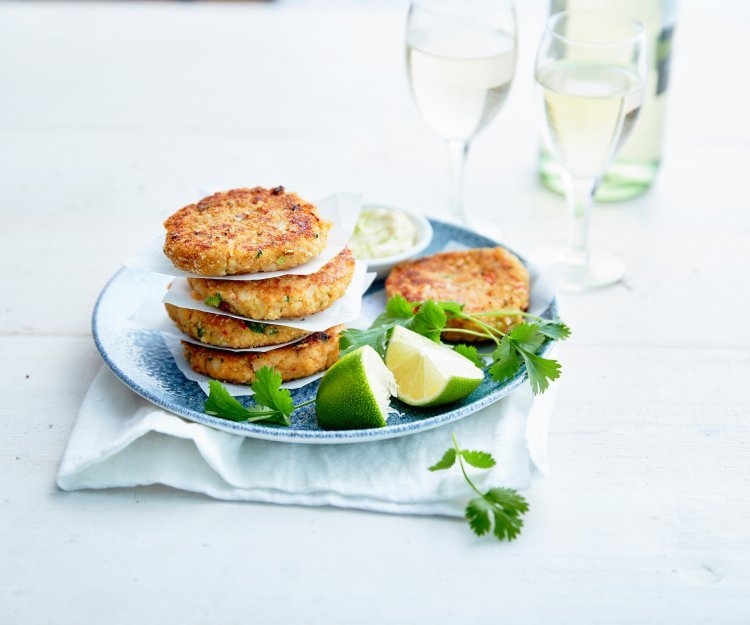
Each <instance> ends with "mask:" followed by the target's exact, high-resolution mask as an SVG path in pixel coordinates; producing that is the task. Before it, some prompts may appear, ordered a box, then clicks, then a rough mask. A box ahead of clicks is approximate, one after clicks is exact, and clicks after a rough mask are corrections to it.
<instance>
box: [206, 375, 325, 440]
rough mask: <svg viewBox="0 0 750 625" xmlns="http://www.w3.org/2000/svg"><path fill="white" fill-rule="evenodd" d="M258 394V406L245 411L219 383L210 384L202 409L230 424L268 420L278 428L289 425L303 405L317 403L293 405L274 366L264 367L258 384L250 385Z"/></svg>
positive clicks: (257, 378)
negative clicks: (295, 412) (233, 422)
mask: <svg viewBox="0 0 750 625" xmlns="http://www.w3.org/2000/svg"><path fill="white" fill-rule="evenodd" d="M250 388H252V389H253V391H254V392H255V402H256V403H255V406H254V407H252V408H246V407H245V406H243V405H242V404H241V403H240V402H239V401H237V400H236V399H235V398H234V397H232V396H231V395H230V394H229V391H228V390H227V389H226V387H225V386H224V385H223V384H222V383H221V382H219V381H217V380H211V381H209V383H208V389H209V395H208V399H206V403H205V404H204V405H203V409H204V410H205V412H206V414H209V415H211V416H214V417H220V418H222V419H229V420H231V421H242V422H244V423H253V422H255V421H265V422H267V423H275V424H276V425H287V426H288V425H290V424H291V421H290V420H289V417H290V416H291V414H292V413H293V412H294V411H295V410H296V409H297V408H301V407H302V406H307V405H308V404H312V403H313V402H314V401H315V400H314V399H311V400H310V401H306V402H303V403H301V404H297V405H296V406H295V405H294V402H293V401H292V395H291V393H290V392H289V391H288V390H287V389H285V388H281V375H280V374H279V372H278V371H276V370H275V369H274V368H272V367H261V368H260V369H258V371H256V373H255V381H254V382H253V383H252V384H251V385H250Z"/></svg>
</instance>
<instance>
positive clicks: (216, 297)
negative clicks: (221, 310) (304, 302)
mask: <svg viewBox="0 0 750 625" xmlns="http://www.w3.org/2000/svg"><path fill="white" fill-rule="evenodd" d="M203 301H204V302H205V303H206V306H213V307H214V308H218V307H219V306H220V305H221V301H222V300H221V294H219V293H214V294H213V295H209V296H208V297H206V299H204V300H203Z"/></svg>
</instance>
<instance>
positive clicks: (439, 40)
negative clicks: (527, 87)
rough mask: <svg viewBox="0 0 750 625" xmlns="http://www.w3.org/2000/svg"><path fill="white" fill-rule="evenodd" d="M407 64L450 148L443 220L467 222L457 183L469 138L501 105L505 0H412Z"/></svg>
mask: <svg viewBox="0 0 750 625" xmlns="http://www.w3.org/2000/svg"><path fill="white" fill-rule="evenodd" d="M406 65H407V68H408V74H409V82H410V84H411V91H412V94H413V96H414V100H415V102H416V104H417V108H418V109H419V110H420V112H421V113H422V116H423V117H424V119H425V121H426V122H427V123H428V124H429V125H430V126H431V127H432V128H433V130H435V131H436V132H437V133H439V134H440V135H441V136H442V137H443V138H444V139H446V140H447V142H448V147H449V149H450V153H451V157H452V178H453V180H452V189H451V195H450V207H449V214H448V216H449V219H450V220H451V221H456V222H459V223H466V215H465V213H464V211H463V205H462V187H463V174H464V169H465V165H466V156H467V154H468V151H469V143H470V141H471V139H472V138H473V137H474V135H476V134H477V133H478V132H479V131H480V130H482V128H484V127H485V126H487V124H489V123H490V122H491V121H492V119H493V118H494V117H495V115H496V113H497V112H498V111H499V110H500V108H501V107H502V106H503V104H504V103H505V100H506V98H507V97H508V92H509V91H510V86H511V83H512V82H513V76H514V75H515V70H516V13H515V8H514V5H513V2H512V0H412V2H411V5H410V7H409V15H408V19H407V25H406Z"/></svg>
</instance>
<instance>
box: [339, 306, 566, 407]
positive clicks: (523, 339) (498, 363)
mask: <svg viewBox="0 0 750 625" xmlns="http://www.w3.org/2000/svg"><path fill="white" fill-rule="evenodd" d="M463 308H464V307H463V304H458V303H456V302H434V301H432V300H427V301H426V302H408V301H407V300H406V299H405V298H404V297H402V296H401V295H395V296H393V297H392V298H390V299H389V300H388V302H387V303H386V309H385V312H384V313H382V314H381V315H379V316H378V318H377V319H375V321H374V322H373V324H372V325H371V326H370V327H369V328H368V329H366V330H356V329H348V330H345V331H344V332H342V334H341V339H340V343H341V349H342V355H344V354H347V353H349V352H350V351H353V350H355V349H357V348H358V347H361V346H362V345H370V346H371V347H372V348H374V349H375V351H377V352H378V353H379V354H380V355H381V356H385V350H386V349H387V347H388V341H389V340H390V336H391V332H392V331H393V328H394V326H397V325H401V326H404V327H405V328H408V329H410V330H412V331H414V332H417V333H418V334H421V335H423V336H426V337H427V338H429V339H431V340H433V341H435V342H437V343H439V342H440V336H441V335H442V333H443V332H451V333H457V334H466V335H471V336H476V337H478V338H479V339H482V340H488V341H493V342H494V343H495V345H496V348H495V351H494V352H493V353H492V364H491V365H490V367H489V374H490V376H491V377H492V379H493V380H495V381H496V382H504V381H506V380H509V379H510V378H512V377H514V376H515V375H516V374H517V373H518V372H519V370H520V369H521V367H522V366H525V367H526V372H527V373H528V376H529V382H530V384H531V390H532V391H533V392H534V394H539V393H543V392H544V391H545V390H546V389H547V387H548V386H549V383H550V381H551V380H556V379H557V378H559V377H560V364H559V363H558V362H557V361H556V360H553V359H551V358H542V357H541V356H538V355H537V353H536V352H537V351H539V349H540V348H541V347H542V345H544V343H545V342H546V341H547V340H549V339H559V340H564V339H566V338H568V336H570V328H569V327H568V326H567V325H565V324H564V323H563V322H562V321H560V320H559V319H556V320H549V319H543V318H541V317H537V316H535V315H531V314H529V313H526V312H523V311H520V310H497V311H491V312H483V313H477V314H474V315H471V314H468V313H465V312H464V311H463ZM483 317H523V318H526V319H530V320H532V322H530V323H521V324H519V325H517V326H516V327H515V328H513V329H512V330H511V331H510V332H508V333H505V332H503V331H502V330H500V329H498V328H496V327H494V326H492V325H490V324H487V323H485V322H484V321H483V320H482V318H483ZM450 319H462V320H465V321H470V322H472V323H474V324H475V325H476V326H479V329H478V330H465V329H463V328H447V327H446V324H447V322H448V320H450ZM454 349H455V350H456V351H457V352H458V353H459V354H461V355H462V356H465V357H466V358H468V359H469V360H471V361H472V362H473V363H474V364H475V365H476V366H478V367H480V368H482V367H484V363H483V362H482V359H481V358H480V356H479V354H478V353H477V350H476V347H474V346H469V345H457V346H456V347H455V348H454Z"/></svg>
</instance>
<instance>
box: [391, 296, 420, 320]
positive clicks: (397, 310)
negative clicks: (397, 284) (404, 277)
mask: <svg viewBox="0 0 750 625" xmlns="http://www.w3.org/2000/svg"><path fill="white" fill-rule="evenodd" d="M385 312H386V314H387V315H388V316H389V317H391V318H394V319H411V318H412V317H413V316H414V305H413V304H410V303H409V302H408V301H407V299H406V298H405V297H404V296H403V295H394V296H393V297H391V298H389V299H388V301H387V302H386V304H385Z"/></svg>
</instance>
